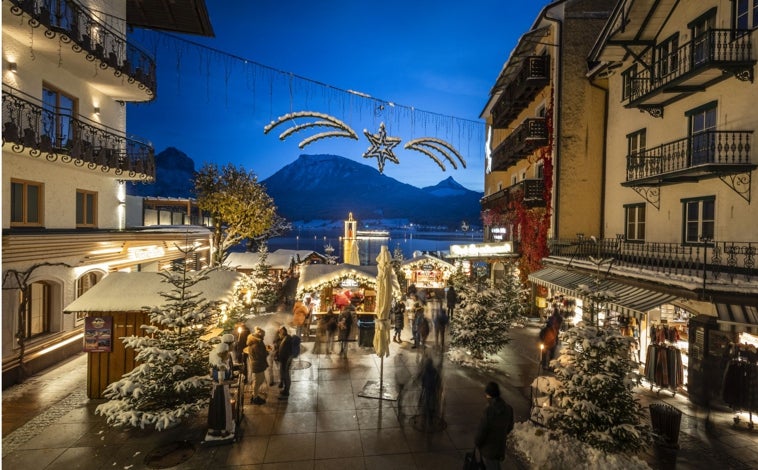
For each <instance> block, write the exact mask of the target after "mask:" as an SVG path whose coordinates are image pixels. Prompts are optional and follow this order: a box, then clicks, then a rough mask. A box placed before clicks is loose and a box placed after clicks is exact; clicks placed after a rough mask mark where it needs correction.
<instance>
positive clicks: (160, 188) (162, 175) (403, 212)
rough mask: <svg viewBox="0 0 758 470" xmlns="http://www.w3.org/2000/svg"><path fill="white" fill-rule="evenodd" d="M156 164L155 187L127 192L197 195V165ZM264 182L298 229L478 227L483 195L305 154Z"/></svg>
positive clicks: (182, 161) (178, 159)
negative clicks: (379, 224)
mask: <svg viewBox="0 0 758 470" xmlns="http://www.w3.org/2000/svg"><path fill="white" fill-rule="evenodd" d="M155 163H156V181H155V183H152V184H141V183H137V184H133V183H129V185H128V186H127V193H128V194H130V195H135V196H153V197H155V196H160V197H180V198H184V197H192V196H193V189H192V180H193V175H194V172H195V165H194V162H193V160H192V159H191V158H190V157H188V156H187V155H186V154H184V153H183V152H181V151H180V150H178V149H176V148H173V147H169V148H167V149H166V150H164V151H162V152H160V153H158V154H157V155H156V156H155ZM260 183H261V184H262V185H263V186H265V188H266V191H267V193H268V194H269V195H270V196H271V197H272V198H273V199H274V202H275V204H276V206H277V208H278V212H279V214H280V215H282V217H284V218H286V219H287V220H288V221H290V222H292V223H293V224H294V225H298V224H299V223H307V222H310V221H314V220H322V221H342V220H345V218H346V217H347V215H348V213H350V212H352V213H353V216H354V217H355V218H356V219H357V220H359V221H367V220H388V219H393V220H396V221H401V223H403V222H404V223H413V224H418V225H427V226H445V227H448V228H458V227H460V225H461V222H462V221H464V220H465V221H467V222H468V223H469V224H470V225H472V226H477V225H479V211H480V206H479V200H480V199H481V197H482V193H480V192H477V191H471V190H469V189H467V188H465V187H463V186H461V185H460V184H459V183H458V182H456V181H455V179H453V177H448V178H446V179H444V180H442V181H440V182H439V183H438V184H436V185H434V186H427V187H424V188H418V187H416V186H412V185H410V184H406V183H401V182H400V181H397V180H396V179H394V178H390V177H389V176H386V175H384V174H382V173H379V171H378V170H377V169H376V168H374V167H372V166H368V165H363V164H361V163H358V162H355V161H353V160H350V159H347V158H344V157H341V156H338V155H306V154H303V155H300V156H299V157H298V158H297V160H295V161H294V162H292V163H290V164H289V165H286V166H284V167H283V168H282V169H280V170H279V171H277V172H276V173H274V174H273V175H271V176H270V177H268V178H266V179H265V180H262V181H260Z"/></svg>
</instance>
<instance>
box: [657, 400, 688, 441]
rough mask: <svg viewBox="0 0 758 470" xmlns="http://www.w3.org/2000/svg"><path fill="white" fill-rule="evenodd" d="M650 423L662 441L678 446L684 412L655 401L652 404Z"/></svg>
mask: <svg viewBox="0 0 758 470" xmlns="http://www.w3.org/2000/svg"><path fill="white" fill-rule="evenodd" d="M650 424H651V425H652V426H653V432H654V433H655V434H656V436H657V437H659V438H660V439H661V443H662V444H665V445H668V446H672V447H678V446H679V427H680V426H681V424H682V412H681V411H679V410H677V409H676V408H674V407H673V406H670V405H665V404H663V403H653V404H651V405H650Z"/></svg>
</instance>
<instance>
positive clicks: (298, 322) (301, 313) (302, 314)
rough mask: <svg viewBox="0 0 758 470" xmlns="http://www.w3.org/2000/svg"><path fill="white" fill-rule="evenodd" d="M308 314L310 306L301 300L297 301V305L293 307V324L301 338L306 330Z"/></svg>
mask: <svg viewBox="0 0 758 470" xmlns="http://www.w3.org/2000/svg"><path fill="white" fill-rule="evenodd" d="M307 315H308V306H307V305H305V303H303V302H302V301H300V300H298V301H297V302H295V306H294V307H292V325H294V327H295V334H296V335H298V336H299V337H301V338H302V337H303V332H304V331H305V319H306V316H307Z"/></svg>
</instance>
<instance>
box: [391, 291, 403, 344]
mask: <svg viewBox="0 0 758 470" xmlns="http://www.w3.org/2000/svg"><path fill="white" fill-rule="evenodd" d="M392 317H393V318H392V319H393V321H394V322H395V336H393V337H392V341H394V342H396V343H402V342H403V340H402V339H401V338H400V333H402V332H403V326H405V303H403V302H398V301H395V305H394V306H393V307H392Z"/></svg>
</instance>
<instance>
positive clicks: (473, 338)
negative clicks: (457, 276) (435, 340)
mask: <svg viewBox="0 0 758 470" xmlns="http://www.w3.org/2000/svg"><path fill="white" fill-rule="evenodd" d="M454 285H455V286H456V292H457V294H458V299H459V302H458V305H457V307H456V310H455V312H456V313H455V319H454V321H453V322H452V324H451V327H450V333H451V342H450V343H451V346H453V347H454V348H460V349H462V350H465V351H467V352H468V353H469V354H470V355H471V357H472V358H473V359H474V360H475V361H480V360H482V359H484V358H485V356H486V355H487V354H495V353H497V352H498V351H500V350H501V349H502V348H503V347H504V346H505V345H506V344H508V343H509V342H510V340H511V338H510V337H509V336H508V330H509V328H510V325H511V322H512V321H513V320H514V319H515V318H518V317H519V316H521V315H523V314H524V312H525V309H526V305H525V304H524V298H525V297H524V289H523V288H521V287H520V285H519V282H518V279H517V278H516V276H515V275H514V274H513V267H512V266H510V265H508V268H507V269H506V273H505V275H504V278H503V279H502V280H497V281H495V282H485V283H484V286H483V287H481V286H480V285H479V283H478V282H461V281H460V280H458V283H457V284H454Z"/></svg>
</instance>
